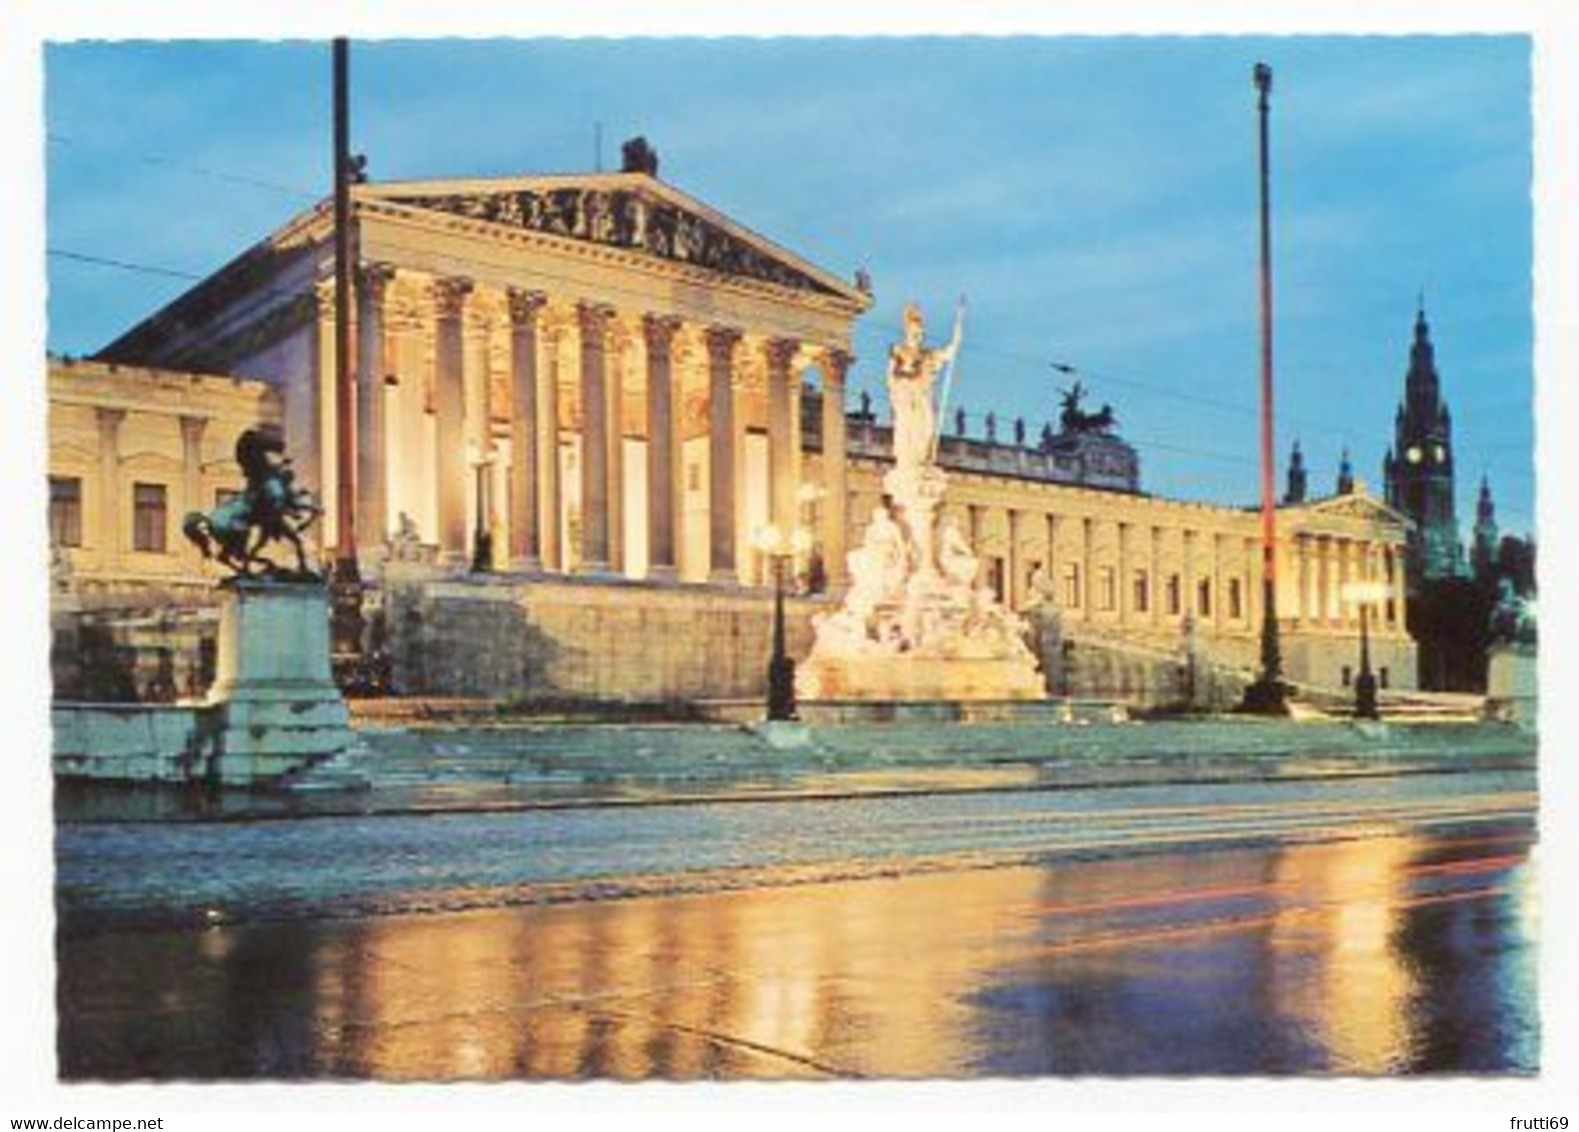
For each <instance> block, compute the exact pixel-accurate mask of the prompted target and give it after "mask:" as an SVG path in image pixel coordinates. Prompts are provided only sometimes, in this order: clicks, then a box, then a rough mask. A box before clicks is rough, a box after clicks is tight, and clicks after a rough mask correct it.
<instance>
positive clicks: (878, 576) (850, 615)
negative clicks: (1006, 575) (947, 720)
mask: <svg viewBox="0 0 1579 1132" xmlns="http://www.w3.org/2000/svg"><path fill="white" fill-rule="evenodd" d="M961 313H962V314H963V311H962V312H961ZM962 332H963V317H958V318H956V320H955V325H954V333H953V336H952V337H951V338H950V340H949V342H948V344H947V345H944V346H938V347H929V346H928V345H927V344H926V325H925V322H924V321H923V318H922V314H921V310H920V308H919V307H917V306H916V305H915V304H914V303H912V304H910V305H909V306H907V307H906V308H905V329H904V338H903V340H902V341H900V342H899V343H898V344H897V345H895V346H894V347H893V348H892V349H891V350H890V351H889V356H888V399H889V402H890V403H891V405H892V407H893V416H894V428H893V437H894V439H893V453H894V464H893V467H892V468H890V469H889V470H888V471H887V472H886V473H885V474H884V476H883V490H884V497H883V500H882V502H880V503H879V504H878V505H877V507H876V508H875V509H874V510H873V512H872V516H871V519H870V521H869V522H868V524H867V527H866V531H865V534H864V535H863V537H862V539H861V542H860V545H859V546H857V547H856V548H855V549H854V550H852V551H851V552H850V554H849V575H850V585H849V589H848V591H847V592H846V593H845V595H844V600H843V604H842V605H841V607H840V608H839V609H838V610H836V611H834V612H832V613H828V614H824V615H823V616H821V617H819V618H818V619H817V620H816V621H815V622H814V628H815V631H816V640H815V643H814V644H813V646H812V650H811V654H810V656H808V657H807V659H806V660H805V661H804V662H803V663H802V664H801V665H800V666H799V672H798V675H797V680H796V683H797V688H796V692H797V695H798V696H799V697H800V698H801V699H805V700H860V701H894V702H908V701H960V700H1023V699H1041V698H1043V697H1044V695H1045V689H1044V684H1043V681H1042V677H1041V675H1040V674H1039V673H1038V671H1037V667H1036V659H1035V657H1034V656H1033V655H1032V653H1031V650H1030V649H1029V648H1028V647H1027V646H1026V643H1025V641H1026V636H1027V632H1028V629H1027V626H1026V624H1025V622H1024V621H1023V620H1022V619H1021V618H1020V617H1019V616H1018V615H1017V614H1015V613H1014V612H1012V611H1011V610H1009V609H1006V608H1005V607H1004V606H1003V605H1002V604H1001V603H999V601H998V600H997V596H996V595H995V594H994V593H993V591H992V589H991V588H990V587H989V586H987V585H985V584H983V583H982V581H981V579H980V577H979V574H980V569H979V563H978V561H977V558H976V555H975V552H974V551H973V550H972V549H971V546H970V544H969V542H968V540H967V539H966V537H965V535H964V533H963V532H961V531H960V529H959V525H958V523H957V522H956V521H955V520H954V519H953V518H952V517H951V516H945V515H944V514H943V509H942V504H943V496H944V492H945V489H946V488H947V485H948V476H947V475H946V474H945V473H944V471H943V469H942V468H941V467H940V466H939V465H938V459H937V456H938V421H939V420H940V419H941V417H942V409H943V407H944V406H943V405H942V404H941V403H940V401H941V400H942V399H943V398H946V396H947V385H948V382H949V379H950V376H951V374H952V369H953V364H954V359H955V357H956V355H957V354H958V352H959V347H960V341H961V338H962ZM939 386H942V389H941V390H940V388H939Z"/></svg>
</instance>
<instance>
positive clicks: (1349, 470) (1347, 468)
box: [1338, 444, 1354, 495]
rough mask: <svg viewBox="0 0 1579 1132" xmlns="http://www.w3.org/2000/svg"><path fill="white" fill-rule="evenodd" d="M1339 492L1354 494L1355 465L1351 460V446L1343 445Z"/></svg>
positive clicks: (1339, 470) (1339, 468)
mask: <svg viewBox="0 0 1579 1132" xmlns="http://www.w3.org/2000/svg"><path fill="white" fill-rule="evenodd" d="M1338 494H1339V495H1353V494H1354V465H1353V464H1352V463H1350V461H1349V446H1348V445H1347V444H1345V445H1344V446H1343V462H1342V463H1340V464H1339V465H1338Z"/></svg>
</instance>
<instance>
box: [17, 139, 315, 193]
mask: <svg viewBox="0 0 1579 1132" xmlns="http://www.w3.org/2000/svg"><path fill="white" fill-rule="evenodd" d="M44 137H45V139H46V140H47V141H49V142H50V143H51V144H54V145H62V146H67V147H69V148H73V149H75V148H79V147H82V146H83V145H84V144H85V143H84V142H83V141H82V140H81V139H79V138H75V137H71V136H70V135H67V134H60V133H56V132H54V131H53V130H51V131H49V132H47V133H46V134H45V135H44ZM131 156H132V157H133V158H134V159H135V160H137V161H140V162H142V163H143V164H144V165H152V166H155V167H157V168H162V169H175V170H178V171H180V172H183V173H191V174H193V175H195V176H199V177H208V178H211V179H212V180H216V181H224V182H225V183H226V184H231V185H241V186H244V187H246V188H252V189H263V190H266V191H268V192H273V193H282V194H284V195H286V196H293V197H298V198H301V199H304V200H318V199H320V198H321V197H322V196H323V194H322V193H313V192H309V191H308V190H306V189H303V188H300V187H298V186H295V185H286V184H281V183H280V182H278V181H267V180H264V179H263V178H261V177H249V176H247V175H245V174H243V173H227V172H226V171H224V170H223V169H210V168H209V167H208V166H206V165H193V164H192V163H190V162H187V161H178V160H176V159H175V158H173V157H161V156H159V155H158V154H152V153H136V154H132V155H131Z"/></svg>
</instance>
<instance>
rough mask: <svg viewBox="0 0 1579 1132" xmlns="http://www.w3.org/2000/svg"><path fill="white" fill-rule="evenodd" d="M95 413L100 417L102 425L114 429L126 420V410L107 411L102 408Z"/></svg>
mask: <svg viewBox="0 0 1579 1132" xmlns="http://www.w3.org/2000/svg"><path fill="white" fill-rule="evenodd" d="M94 412H95V413H96V414H97V416H98V420H99V424H100V425H108V426H111V427H113V426H115V425H118V424H120V423H121V422H122V421H124V420H125V419H126V410H125V409H106V408H104V407H103V406H100V407H98V408H96V409H95V410H94Z"/></svg>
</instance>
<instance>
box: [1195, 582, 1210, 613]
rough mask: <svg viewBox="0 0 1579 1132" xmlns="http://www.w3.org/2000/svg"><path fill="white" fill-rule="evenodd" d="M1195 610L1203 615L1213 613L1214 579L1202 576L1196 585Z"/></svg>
mask: <svg viewBox="0 0 1579 1132" xmlns="http://www.w3.org/2000/svg"><path fill="white" fill-rule="evenodd" d="M1195 612H1196V614H1197V615H1199V616H1201V617H1210V616H1211V615H1212V580H1211V579H1210V578H1202V579H1201V580H1200V581H1199V582H1197V583H1196V586H1195Z"/></svg>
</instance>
